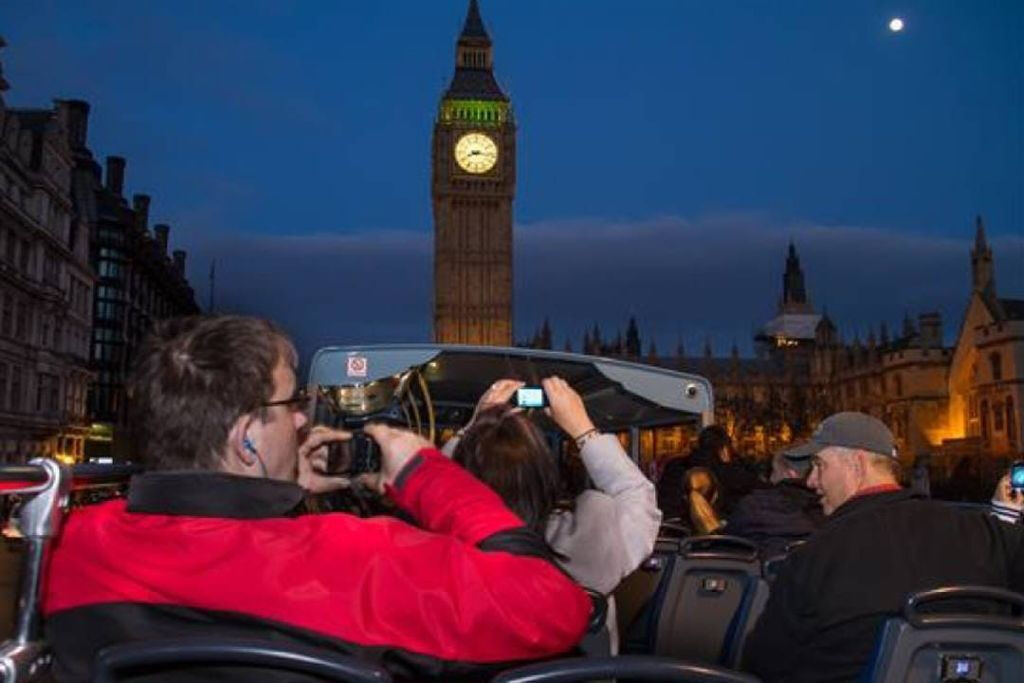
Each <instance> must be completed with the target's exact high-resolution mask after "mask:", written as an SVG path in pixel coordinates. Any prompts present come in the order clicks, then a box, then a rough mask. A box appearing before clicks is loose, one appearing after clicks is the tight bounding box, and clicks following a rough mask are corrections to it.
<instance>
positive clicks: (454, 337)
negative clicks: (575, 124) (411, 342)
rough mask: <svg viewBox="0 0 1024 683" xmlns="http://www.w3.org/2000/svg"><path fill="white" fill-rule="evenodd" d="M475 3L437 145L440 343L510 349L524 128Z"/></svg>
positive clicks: (442, 105) (436, 136)
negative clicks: (519, 140) (519, 137)
mask: <svg viewBox="0 0 1024 683" xmlns="http://www.w3.org/2000/svg"><path fill="white" fill-rule="evenodd" d="M493 65H494V54H493V50H492V47H491V39H490V37H489V36H488V35H487V30H486V29H485V28H484V22H483V20H482V19H481V18H480V8H479V7H478V6H477V1H476V0H470V3H469V11H468V12H467V14H466V23H465V25H464V26H463V27H462V34H461V35H460V36H459V40H458V43H457V44H456V48H455V75H454V76H453V77H452V81H451V85H449V86H448V90H447V91H445V93H444V95H443V96H442V97H441V103H440V106H439V107H438V112H437V121H436V123H435V124H434V139H433V154H432V156H433V200H434V202H433V203H434V340H435V341H437V342H441V343H446V344H484V345H492V346H509V345H511V344H512V200H513V199H514V198H515V189H516V126H515V121H514V120H513V117H512V107H511V104H510V103H509V99H508V97H507V96H506V95H505V93H504V92H502V90H501V87H500V86H499V85H498V83H497V81H495V80H494V71H493Z"/></svg>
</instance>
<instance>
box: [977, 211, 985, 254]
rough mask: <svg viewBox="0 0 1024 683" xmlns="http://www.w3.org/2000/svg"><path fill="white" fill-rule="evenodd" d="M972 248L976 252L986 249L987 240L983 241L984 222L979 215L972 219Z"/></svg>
mask: <svg viewBox="0 0 1024 683" xmlns="http://www.w3.org/2000/svg"><path fill="white" fill-rule="evenodd" d="M974 248H975V249H976V250H977V251H984V250H985V249H988V240H986V239H985V221H983V220H982V219H981V215H980V214H979V215H978V216H976V217H975V218H974Z"/></svg>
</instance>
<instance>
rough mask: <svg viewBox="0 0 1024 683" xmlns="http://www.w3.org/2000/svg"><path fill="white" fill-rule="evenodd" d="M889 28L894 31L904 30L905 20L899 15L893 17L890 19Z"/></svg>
mask: <svg viewBox="0 0 1024 683" xmlns="http://www.w3.org/2000/svg"><path fill="white" fill-rule="evenodd" d="M889 30H890V31H892V32H893V33H899V32H900V31H902V30H903V20H902V19H900V18H899V17H893V18H892V19H891V20H890V21H889Z"/></svg>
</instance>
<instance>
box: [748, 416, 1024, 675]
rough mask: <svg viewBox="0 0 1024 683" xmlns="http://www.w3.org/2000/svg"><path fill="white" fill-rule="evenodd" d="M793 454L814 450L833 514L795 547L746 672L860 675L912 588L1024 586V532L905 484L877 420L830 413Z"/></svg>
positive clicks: (816, 476)
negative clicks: (888, 621)
mask: <svg viewBox="0 0 1024 683" xmlns="http://www.w3.org/2000/svg"><path fill="white" fill-rule="evenodd" d="M790 453H791V454H795V455H805V456H809V457H811V473H810V476H809V477H808V480H807V484H808V486H810V487H811V488H812V489H814V491H815V492H816V493H817V494H818V497H819V499H820V500H821V505H822V508H823V510H824V512H825V514H826V515H828V520H827V521H826V523H825V524H824V525H823V526H822V527H821V529H819V530H818V531H817V532H816V533H814V534H813V535H811V536H810V537H809V538H808V539H807V542H806V543H804V544H802V545H801V546H800V547H799V548H797V549H795V550H794V551H793V552H792V553H790V555H789V557H788V559H787V560H786V562H785V563H784V565H783V566H782V568H781V571H780V573H779V576H778V578H777V579H776V580H775V583H774V585H773V586H772V591H771V596H770V597H769V598H768V603H767V605H766V606H765V609H764V612H763V613H762V615H761V618H760V619H759V620H758V623H757V625H756V626H755V627H754V630H753V631H752V632H751V634H750V636H749V638H748V639H747V642H746V646H745V648H744V651H743V662H744V668H746V669H747V670H749V671H751V672H753V673H756V674H757V675H759V676H761V677H762V678H763V679H764V680H765V681H825V680H828V681H855V680H858V679H859V678H860V676H861V674H862V672H863V670H864V668H865V667H866V665H867V664H868V663H869V660H870V657H871V653H872V651H873V648H874V645H875V642H876V640H877V638H878V634H879V632H880V629H881V627H882V624H883V623H884V621H885V620H886V619H887V618H889V617H892V616H897V615H899V614H900V613H901V612H902V610H903V607H904V605H905V603H906V600H907V597H908V596H909V595H910V594H911V593H916V592H919V591H922V590H927V589H931V588H937V587H940V586H951V585H979V586H993V587H997V588H1008V589H1010V590H1014V591H1018V592H1020V591H1022V590H1024V529H1022V528H1021V527H1020V526H1012V525H1009V524H1006V523H1004V522H1001V521H999V520H998V519H996V518H995V517H994V516H993V515H991V514H989V513H988V512H985V511H980V510H979V511H975V510H964V509H960V508H955V507H953V506H949V505H945V504H943V503H940V502H938V501H933V500H929V499H927V498H925V497H923V496H921V495H920V494H917V493H915V492H913V491H911V490H905V489H903V488H901V487H900V486H899V484H898V483H897V481H898V478H897V473H898V466H899V460H898V458H897V455H896V449H895V446H894V445H893V437H892V433H891V432H890V431H889V429H888V428H887V427H886V426H885V425H884V424H882V422H880V421H879V420H877V419H875V418H874V417H871V416H869V415H865V414H863V413H853V412H845V413H837V414H835V415H832V416H831V417H829V418H828V419H826V420H825V421H823V422H822V423H821V424H820V425H819V426H818V428H817V429H816V430H815V431H814V433H813V434H812V436H811V439H810V441H809V442H807V443H806V444H804V445H803V446H801V447H798V448H797V449H793V450H791V451H790Z"/></svg>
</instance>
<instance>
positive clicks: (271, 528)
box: [43, 316, 591, 681]
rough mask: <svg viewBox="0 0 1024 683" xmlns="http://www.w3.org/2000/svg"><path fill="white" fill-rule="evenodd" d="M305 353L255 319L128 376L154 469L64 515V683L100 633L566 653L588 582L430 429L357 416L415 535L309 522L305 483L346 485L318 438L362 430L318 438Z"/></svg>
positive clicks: (421, 673) (149, 356) (54, 598)
mask: <svg viewBox="0 0 1024 683" xmlns="http://www.w3.org/2000/svg"><path fill="white" fill-rule="evenodd" d="M296 360H297V359H296V353H295V349H294V347H293V346H292V343H291V342H290V341H289V340H288V338H287V337H286V336H285V335H284V333H283V332H282V331H281V330H279V329H278V328H277V327H276V326H274V325H273V324H271V323H269V322H267V321H264V320H259V319H255V318H246V317H240V316H218V317H212V316H211V317H192V318H187V319H181V320H172V321H169V322H164V323H158V324H157V325H156V326H155V328H154V330H153V332H152V333H151V335H150V336H149V338H148V339H147V341H146V342H145V343H144V345H143V347H142V348H141V349H140V352H139V356H138V361H137V365H136V368H135V371H134V376H133V379H132V382H131V408H132V415H133V421H134V425H135V427H136V430H137V433H138V436H139V437H140V440H139V444H138V445H139V447H140V448H141V450H140V452H139V456H140V457H141V460H142V462H143V464H144V465H145V466H146V468H147V472H146V473H145V474H142V475H140V476H136V477H135V478H133V480H132V482H131V485H130V488H129V492H128V496H127V499H126V500H115V501H112V502H108V503H104V504H100V505H95V506H90V507H83V508H79V509H75V510H73V511H71V513H70V514H69V515H68V517H67V519H66V521H65V524H64V526H63V528H62V529H61V533H60V535H59V536H58V538H57V540H56V543H55V547H54V551H53V553H52V555H51V557H50V559H49V567H48V571H47V574H46V577H45V579H44V585H45V588H44V593H43V615H44V619H45V628H46V637H47V640H48V641H49V643H50V645H51V646H52V649H53V653H54V657H55V660H54V674H55V677H56V679H57V680H58V681H86V680H92V675H91V669H92V666H93V660H94V658H95V656H96V654H97V652H99V651H100V650H102V649H103V648H105V647H107V646H109V645H113V644H118V643H124V642H128V641H139V640H149V639H154V638H169V637H183V636H189V637H196V638H203V637H206V638H210V637H214V638H217V637H236V638H257V639H265V640H271V641H276V642H284V643H286V644H300V645H307V646H314V647H320V648H328V649H331V650H333V651H335V652H339V653H343V654H351V655H354V656H357V657H360V658H364V659H368V660H371V661H375V662H379V663H380V664H382V665H383V666H385V667H386V668H387V669H388V670H389V671H391V672H392V674H393V675H395V676H396V677H397V678H401V679H415V680H422V679H424V678H431V677H440V678H443V679H445V680H454V679H458V678H460V677H465V676H467V675H474V676H476V677H482V676H485V675H487V673H489V672H490V673H493V672H494V671H495V670H497V669H498V668H500V667H503V666H506V665H507V664H508V663H509V662H511V661H515V660H531V659H538V658H546V657H551V656H554V655H557V654H560V653H562V652H565V651H567V650H570V649H572V648H573V647H574V646H575V645H576V643H577V642H578V641H579V640H580V638H581V637H582V636H583V634H584V630H585V628H586V626H587V622H588V619H589V616H590V612H591V601H590V599H589V598H588V596H587V595H586V593H585V592H584V591H583V590H582V589H581V588H580V587H579V586H577V585H576V584H575V583H574V582H573V581H572V580H571V579H570V578H569V577H567V576H566V575H565V574H564V572H563V571H562V570H561V568H560V567H558V566H557V564H556V563H555V560H554V558H553V556H552V554H551V553H550V551H549V549H548V547H547V546H546V544H545V543H544V539H543V538H542V537H541V536H540V535H538V534H537V533H535V532H534V531H533V530H532V529H530V528H529V527H527V526H525V525H524V524H523V521H522V520H521V519H519V517H517V516H516V515H515V514H514V513H513V512H512V511H511V510H509V509H508V507H507V506H505V504H504V503H502V501H501V499H500V498H499V497H498V496H497V495H495V494H494V492H493V491H492V490H491V489H489V488H488V487H486V486H484V485H483V484H481V483H480V482H479V481H477V480H476V479H474V478H473V477H472V476H470V475H469V474H468V473H467V472H466V471H465V470H463V469H462V468H461V467H458V466H456V465H455V464H453V463H451V462H450V461H449V460H448V458H446V457H444V456H443V455H442V454H441V453H440V452H438V451H437V450H436V449H435V448H434V447H433V445H432V444H430V443H429V442H428V441H426V440H425V439H423V438H422V437H420V436H419V435H417V434H414V433H413V432H409V431H406V430H402V429H396V428H392V427H386V426H383V425H369V426H367V427H366V433H367V434H368V435H370V436H371V437H372V438H373V439H374V440H375V441H376V442H377V444H378V446H379V447H380V451H381V462H382V464H381V470H380V478H381V480H382V484H383V485H384V487H385V488H386V492H387V495H388V496H389V497H390V498H391V499H392V500H393V501H394V503H395V504H396V505H397V506H398V507H399V508H400V509H401V510H403V511H404V512H405V513H407V514H408V515H409V516H410V517H411V518H412V519H414V520H415V521H416V522H417V523H418V525H419V527H414V526H411V525H410V524H407V523H405V522H402V521H400V520H398V519H394V518H385V517H378V518H374V519H361V518H358V517H353V516H351V515H348V514H344V513H332V514H320V515H313V514H304V507H303V500H304V498H305V496H306V494H307V493H310V492H312V493H319V492H326V491H330V490H333V489H335V488H336V487H338V486H343V485H346V484H347V483H348V482H346V481H344V480H341V479H337V478H332V477H328V476H326V475H324V474H323V473H322V472H323V468H324V467H325V465H326V459H327V453H326V451H327V448H326V445H327V444H328V443H329V442H332V441H339V440H345V439H348V438H350V436H351V435H350V434H348V433H347V432H344V431H340V430H333V429H329V428H327V427H323V426H317V427H314V428H312V429H311V430H307V424H306V420H307V419H306V416H305V413H304V406H305V404H306V394H305V392H304V390H302V389H300V388H299V387H297V382H296V377H295V371H294V367H295V364H296ZM210 668H213V669H216V668H217V667H204V673H209V674H211V675H215V674H219V675H221V676H224V675H227V674H228V673H229V672H230V670H229V669H228V670H224V671H209V670H208V669H210ZM176 673H177V674H178V676H177V679H179V680H194V677H195V676H196V675H197V673H199V672H197V671H196V670H195V669H194V668H191V669H185V670H183V671H178V672H176ZM234 673H235V675H236V677H237V678H238V679H239V680H246V681H252V680H280V679H279V675H280V672H277V671H272V670H270V671H263V672H260V671H253V670H248V671H246V672H245V673H244V674H240V673H239V672H237V671H236V672H234ZM159 675H160V680H174V679H176V677H175V676H170V675H169V673H168V672H160V674H159ZM218 680H221V679H220V678H218Z"/></svg>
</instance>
